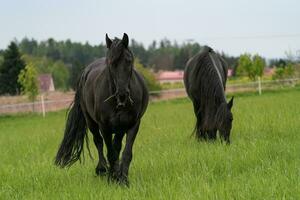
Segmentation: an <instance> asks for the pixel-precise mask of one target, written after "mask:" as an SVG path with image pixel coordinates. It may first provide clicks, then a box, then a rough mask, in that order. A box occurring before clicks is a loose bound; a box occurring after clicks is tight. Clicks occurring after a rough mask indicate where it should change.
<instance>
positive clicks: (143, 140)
mask: <svg viewBox="0 0 300 200" xmlns="http://www.w3.org/2000/svg"><path fill="white" fill-rule="evenodd" d="M233 113H234V122H233V130H232V135H231V141H232V144H231V145H230V146H227V145H224V144H221V143H220V142H216V143H204V142H197V141H195V140H194V139H193V138H191V137H190V135H191V131H192V129H193V126H194V122H195V119H194V116H193V113H192V106H191V102H190V101H189V100H188V99H178V100H173V101H164V102H157V103H151V104H150V105H149V108H148V111H147V113H146V115H145V116H144V118H143V121H142V125H141V128H140V132H139V135H138V137H137V139H136V142H135V146H134V155H133V161H132V164H131V168H130V172H129V173H130V174H129V180H130V184H131V187H130V188H129V189H128V188H124V187H120V186H117V185H115V184H108V183H107V181H106V177H102V178H101V177H96V176H95V175H94V168H95V166H96V160H91V159H89V158H88V157H87V158H86V159H85V163H84V164H79V163H76V164H75V165H74V166H73V167H71V168H70V169H68V170H61V169H59V168H57V167H55V166H54V165H53V158H54V156H55V153H56V150H57V147H58V144H59V143H60V140H61V138H62V133H63V129H64V120H65V111H61V112H54V113H49V114H48V115H47V116H46V118H45V119H43V118H41V116H40V115H33V114H30V115H18V116H6V117H0V153H1V154H0V155H1V157H0V158H1V159H0V199H96V198H97V199H247V200H248V199H300V90H299V88H298V89H293V90H287V91H279V92H270V93H265V94H263V95H262V96H256V95H240V96H239V97H237V98H236V99H235V102H234V108H233ZM90 141H91V140H90ZM91 149H92V150H93V151H92V153H93V155H94V158H96V157H97V155H96V149H95V147H94V145H93V144H91Z"/></svg>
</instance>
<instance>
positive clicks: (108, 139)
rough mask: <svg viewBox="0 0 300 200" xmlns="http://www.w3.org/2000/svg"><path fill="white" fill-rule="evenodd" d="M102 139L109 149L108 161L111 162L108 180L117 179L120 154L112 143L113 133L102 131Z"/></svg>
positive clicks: (106, 130)
mask: <svg viewBox="0 0 300 200" xmlns="http://www.w3.org/2000/svg"><path fill="white" fill-rule="evenodd" d="M101 133H103V134H102V137H103V139H104V142H105V145H106V148H107V160H108V162H109V171H108V172H109V174H108V180H111V179H115V178H116V172H117V171H118V162H117V160H118V153H117V151H116V150H115V149H114V146H113V142H112V132H111V131H110V130H108V129H103V128H102V129H101Z"/></svg>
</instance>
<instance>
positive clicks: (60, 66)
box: [51, 61, 69, 91]
mask: <svg viewBox="0 0 300 200" xmlns="http://www.w3.org/2000/svg"><path fill="white" fill-rule="evenodd" d="M51 73H52V76H53V81H54V86H55V88H58V89H62V90H64V91H66V90H68V88H69V87H68V84H69V70H68V69H67V67H66V66H65V64H64V63H63V62H62V61H57V62H55V63H54V64H53V66H52V68H51Z"/></svg>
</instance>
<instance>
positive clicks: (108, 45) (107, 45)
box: [105, 33, 112, 48]
mask: <svg viewBox="0 0 300 200" xmlns="http://www.w3.org/2000/svg"><path fill="white" fill-rule="evenodd" d="M105 40H106V47H107V48H110V46H111V43H112V41H111V39H110V38H109V37H108V35H107V33H106V34H105Z"/></svg>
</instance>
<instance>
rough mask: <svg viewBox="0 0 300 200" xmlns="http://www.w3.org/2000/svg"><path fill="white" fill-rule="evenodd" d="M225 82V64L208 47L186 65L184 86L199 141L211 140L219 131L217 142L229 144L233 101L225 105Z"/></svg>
mask: <svg viewBox="0 0 300 200" xmlns="http://www.w3.org/2000/svg"><path fill="white" fill-rule="evenodd" d="M226 80H227V64H226V62H225V61H224V60H223V59H222V57H221V56H219V55H218V54H216V53H215V52H214V51H213V50H212V49H211V48H210V47H208V46H205V47H204V48H203V50H202V51H200V52H199V53H198V54H197V55H195V56H194V57H192V58H191V59H190V60H189V61H188V62H187V66H186V69H185V74H184V84H185V88H186V92H187V94H188V96H189V97H190V99H191V100H192V102H193V106H194V112H195V115H196V117H197V123H196V127H195V130H196V137H197V138H199V139H211V140H215V139H216V136H217V130H219V132H220V137H221V139H222V140H223V139H224V140H225V141H226V142H227V143H230V139H229V136H230V131H231V126H232V120H233V117H232V113H231V108H232V105H233V97H232V98H231V100H230V101H229V103H227V102H226V97H225V85H226Z"/></svg>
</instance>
